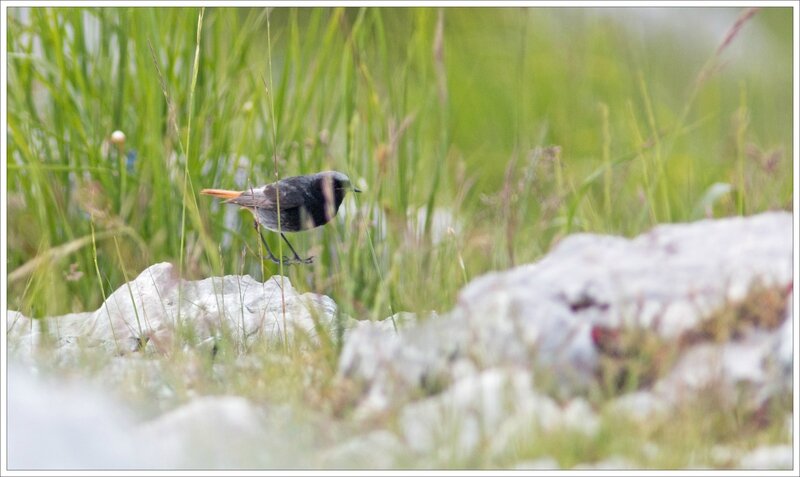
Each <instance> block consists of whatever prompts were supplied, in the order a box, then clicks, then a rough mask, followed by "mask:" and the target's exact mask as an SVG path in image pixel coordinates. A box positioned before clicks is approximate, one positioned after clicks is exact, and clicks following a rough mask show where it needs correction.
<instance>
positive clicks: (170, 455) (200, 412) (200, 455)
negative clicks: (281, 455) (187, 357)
mask: <svg viewBox="0 0 800 477" xmlns="http://www.w3.org/2000/svg"><path fill="white" fill-rule="evenodd" d="M264 429H265V422H264V416H263V414H262V412H261V411H260V410H259V409H258V408H257V407H255V406H254V405H253V404H251V403H250V402H248V401H247V400H246V399H244V398H241V397H237V396H206V397H200V398H197V399H194V400H192V401H190V402H189V403H187V404H186V405H184V406H181V407H179V408H177V409H175V410H173V411H170V412H168V413H166V414H163V415H161V416H159V417H158V418H156V419H154V420H152V421H150V422H147V423H144V424H142V425H141V426H139V427H138V429H136V437H137V438H138V439H139V441H140V442H143V443H148V444H150V446H151V447H152V448H155V449H157V451H158V452H159V455H160V457H161V458H162V459H163V460H170V459H171V460H175V461H176V462H175V465H176V466H178V467H182V466H188V467H206V466H208V467H214V468H230V467H236V466H241V465H242V464H243V463H252V462H254V460H255V454H256V452H259V451H262V449H261V446H260V445H256V443H258V442H261V443H263V442H265V441H266V440H267V438H268V436H267V434H266V432H265V431H264ZM265 453H269V452H265Z"/></svg>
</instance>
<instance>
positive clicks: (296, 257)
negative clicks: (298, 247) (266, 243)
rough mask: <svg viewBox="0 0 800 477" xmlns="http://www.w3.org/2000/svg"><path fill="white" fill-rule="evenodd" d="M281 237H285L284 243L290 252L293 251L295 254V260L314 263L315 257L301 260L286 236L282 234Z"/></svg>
mask: <svg viewBox="0 0 800 477" xmlns="http://www.w3.org/2000/svg"><path fill="white" fill-rule="evenodd" d="M281 237H283V241H284V242H286V245H288V246H289V250H291V251H292V253H293V254H294V259H295V260H297V261H298V262H302V263H311V262H313V261H314V257H308V258H300V255H298V254H297V252H296V251H295V250H294V247H292V244H290V243H289V239H287V238H286V236H285V235H283V232H281Z"/></svg>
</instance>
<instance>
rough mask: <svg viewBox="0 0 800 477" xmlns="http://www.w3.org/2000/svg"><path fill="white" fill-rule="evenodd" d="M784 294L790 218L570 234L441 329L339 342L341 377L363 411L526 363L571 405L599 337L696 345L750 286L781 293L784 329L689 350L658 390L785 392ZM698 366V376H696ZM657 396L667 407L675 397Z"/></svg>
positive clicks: (360, 330) (459, 309) (477, 289)
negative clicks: (359, 390) (681, 386)
mask: <svg viewBox="0 0 800 477" xmlns="http://www.w3.org/2000/svg"><path fill="white" fill-rule="evenodd" d="M792 287H793V283H792V216H791V214H789V213H782V212H775V213H765V214H761V215H756V216H752V217H736V218H727V219H721V220H704V221H700V222H694V223H689V224H670V225H661V226H658V227H656V228H654V229H653V230H651V231H650V232H647V233H645V234H643V235H640V236H638V237H636V238H633V239H624V238H619V237H608V236H599V235H591V234H578V235H573V236H570V237H567V238H566V239H564V240H563V241H562V242H561V243H560V244H558V245H557V246H556V247H555V248H554V250H553V251H552V252H551V253H549V254H548V255H547V256H546V257H545V258H544V259H542V260H541V261H539V262H537V263H533V264H530V265H525V266H521V267H518V268H515V269H512V270H508V271H504V272H498V273H490V274H487V275H484V276H482V277H480V278H478V279H476V280H474V281H472V282H471V283H470V284H469V285H467V286H466V287H465V289H464V290H462V292H461V294H460V296H459V299H458V304H457V306H456V308H455V309H454V310H453V311H452V312H451V313H449V314H447V315H444V316H443V317H441V318H440V319H437V320H429V321H427V322H425V323H424V324H422V325H421V326H418V327H415V328H411V329H407V330H404V331H403V332H402V333H401V334H399V335H398V334H396V333H394V332H392V331H391V330H390V329H389V328H387V327H386V326H383V325H382V324H368V323H365V324H363V325H361V326H359V327H357V328H355V329H352V330H350V331H349V333H348V335H347V340H346V342H345V346H344V349H343V351H342V355H341V360H340V366H339V371H340V374H341V375H342V376H343V377H347V378H349V379H353V380H355V381H357V382H360V383H362V385H363V386H364V388H365V396H364V399H363V401H362V409H363V410H364V411H365V412H375V411H381V410H383V409H386V408H388V407H391V406H393V405H396V404H397V403H402V402H403V400H405V399H407V398H408V396H410V395H413V394H414V393H418V392H419V391H420V390H422V391H423V392H435V391H436V390H437V389H439V388H446V387H447V386H448V385H449V383H452V382H454V381H455V380H457V379H458V376H457V374H458V373H459V370H464V369H473V370H480V369H487V368H491V367H497V366H519V367H523V368H529V367H530V364H531V363H533V364H534V365H535V366H536V367H539V368H544V369H548V370H550V371H551V372H552V373H553V374H554V375H556V376H558V383H557V384H558V386H559V388H560V389H561V391H563V392H564V393H566V394H567V395H571V394H574V393H575V392H579V391H580V390H581V389H583V388H585V387H586V386H588V385H590V384H592V383H593V382H594V381H595V377H596V374H597V372H598V367H599V363H600V360H601V355H602V354H603V353H604V352H606V353H612V354H613V350H612V351H608V350H605V349H604V348H613V346H606V345H604V343H603V342H601V338H603V337H604V336H605V334H604V333H601V332H600V331H603V330H610V331H608V332H607V334H608V335H609V336H615V333H619V332H625V331H626V330H644V332H645V333H647V334H649V335H651V336H652V337H653V339H657V340H661V342H663V343H667V344H670V343H682V342H683V340H684V338H685V337H687V336H692V334H693V333H694V334H699V336H701V337H702V336H703V335H702V333H703V332H702V330H703V326H705V325H706V324H708V322H709V320H711V319H713V317H714V314H715V313H718V312H719V310H721V309H725V307H726V306H728V305H729V304H731V303H737V302H738V301H740V300H744V299H746V298H747V297H748V294H749V293H750V292H751V290H753V289H754V288H759V289H767V290H775V291H776V292H775V293H777V294H778V295H779V300H780V301H779V304H782V305H781V307H783V308H787V309H786V310H785V311H782V310H780V309H776V312H775V313H773V314H777V315H779V318H780V316H785V317H786V318H785V319H783V320H779V321H778V323H779V324H780V321H782V324H780V326H777V327H775V326H771V327H770V326H768V325H765V326H760V324H759V323H755V324H754V325H753V326H750V327H749V328H747V329H745V330H743V331H742V333H740V334H741V335H742V336H739V337H738V338H736V339H735V340H731V341H728V342H719V341H714V340H705V341H704V340H702V339H699V340H697V341H698V343H696V345H695V346H694V347H692V346H687V348H688V350H687V351H686V353H685V354H684V356H683V359H684V360H685V363H683V364H681V363H679V364H678V365H677V366H676V367H675V371H674V373H673V375H672V376H669V377H666V378H665V383H668V382H669V381H670V380H672V381H673V382H681V381H682V382H685V383H687V384H691V383H692V382H693V383H694V384H695V385H696V386H695V388H698V389H699V388H701V387H702V384H703V383H704V382H706V383H707V382H708V381H709V380H711V379H717V378H720V377H721V378H722V379H723V380H724V381H728V382H730V383H733V384H735V383H739V382H742V381H748V382H757V383H761V384H763V385H765V386H766V387H767V388H768V387H770V386H772V385H774V384H776V383H788V382H789V381H788V379H789V376H790V373H791V366H792V361H791V358H792V355H791V351H790V350H791V333H790V331H791V326H792V325H791V323H792V319H791V307H790V306H788V307H786V305H785V304H786V303H791V302H790V299H791V298H790V292H791V290H792ZM687 342H688V340H687ZM676 346H677V345H676ZM776 346H777V347H778V350H779V352H778V353H777V354H774V353H772V349H774V348H775V347H776ZM693 348H697V349H693ZM711 355H714V356H719V358H720V359H719V360H716V361H712V362H716V363H718V364H717V365H715V366H711V365H710V364H709V363H706V362H704V361H703V360H704V359H706V358H710V357H711ZM698 360H699V361H700V362H701V363H702V364H703V366H699V367H698V366H695V364H697V363H698ZM682 370H685V371H682ZM687 380H688V382H687ZM656 388H657V389H660V390H661V391H662V393H665V394H667V395H669V393H670V392H672V391H674V388H675V386H667V385H666V384H663V383H662V384H661V385H660V386H659V385H657V386H656ZM650 407H653V408H657V407H658V404H653V405H652V406H650Z"/></svg>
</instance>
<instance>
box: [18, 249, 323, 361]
mask: <svg viewBox="0 0 800 477" xmlns="http://www.w3.org/2000/svg"><path fill="white" fill-rule="evenodd" d="M281 289H283V293H282V292H281ZM179 303H180V307H179ZM283 303H285V307H286V308H285V321H284V308H283ZM179 312H180V313H179ZM335 314H336V304H335V303H334V302H333V300H331V299H330V298H329V297H327V296H324V295H317V294H313V293H304V294H300V293H298V292H297V291H296V290H295V289H294V288H293V287H292V284H291V282H290V281H289V279H288V278H285V277H281V276H273V277H271V278H270V279H268V280H267V281H265V282H264V283H261V282H258V281H256V280H254V279H253V278H252V277H250V276H249V275H244V276H238V275H227V276H224V277H211V278H206V279H204V280H197V281H189V280H181V279H180V278H179V277H178V274H177V270H176V269H175V267H174V266H173V265H172V264H170V263H159V264H156V265H153V266H151V267H149V268H147V269H146V270H144V271H143V272H142V273H140V274H139V276H138V277H136V279H134V280H133V281H131V282H129V283H127V284H125V285H122V286H121V287H119V288H118V289H117V290H116V291H114V293H112V294H111V295H110V296H109V297H108V299H106V301H105V303H103V305H102V306H101V307H100V308H99V309H97V311H95V312H93V313H78V314H72V315H65V316H63V317H55V318H56V319H50V320H49V323H56V324H57V326H59V328H58V329H57V336H58V339H59V340H60V341H61V342H62V344H65V345H69V344H71V343H74V342H76V341H77V340H81V341H82V342H83V344H85V345H87V344H88V345H89V346H92V345H95V346H96V345H101V346H105V347H107V348H109V349H111V350H115V351H118V352H121V353H124V352H130V351H134V350H136V349H138V348H140V347H141V346H143V345H146V346H154V347H156V348H158V347H164V346H168V345H169V344H170V343H171V342H172V339H173V338H174V334H175V332H176V329H178V327H180V326H181V325H189V326H190V327H191V329H192V331H193V332H194V333H196V335H197V337H198V338H199V340H201V341H202V340H204V339H209V338H213V337H214V336H215V334H216V333H220V332H222V331H223V330H224V331H225V332H227V333H230V334H231V336H233V337H235V338H238V340H237V341H238V342H239V343H241V344H242V345H246V344H248V343H249V342H251V341H252V340H254V339H258V338H266V339H272V340H280V339H283V337H284V323H285V325H286V330H285V332H286V335H288V336H291V335H292V334H294V333H295V332H298V331H300V332H303V333H307V334H309V335H311V336H313V335H315V334H316V332H315V329H316V325H317V324H318V323H319V324H321V325H323V326H326V327H327V326H331V325H332V323H333V320H334V316H335ZM9 323H10V328H9V334H10V336H16V338H17V340H16V341H17V346H19V347H25V346H34V345H35V344H36V342H37V341H38V339H39V323H37V322H36V321H33V322H31V321H30V320H27V319H26V318H25V317H23V316H21V315H19V314H18V313H16V312H10V313H9Z"/></svg>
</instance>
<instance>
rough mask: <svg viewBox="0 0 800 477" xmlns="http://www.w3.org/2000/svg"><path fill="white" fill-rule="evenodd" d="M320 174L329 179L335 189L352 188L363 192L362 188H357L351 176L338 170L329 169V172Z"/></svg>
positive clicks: (354, 190) (344, 189) (346, 189)
mask: <svg viewBox="0 0 800 477" xmlns="http://www.w3.org/2000/svg"><path fill="white" fill-rule="evenodd" d="M320 175H321V176H322V177H323V179H325V180H329V181H330V183H331V184H332V186H333V190H340V191H348V190H352V191H353V192H361V189H358V188H356V187H355V186H353V184H352V183H351V182H350V178H349V177H347V175H345V174H343V173H341V172H338V171H328V172H320Z"/></svg>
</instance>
